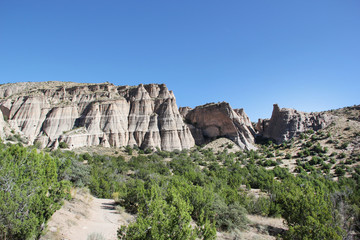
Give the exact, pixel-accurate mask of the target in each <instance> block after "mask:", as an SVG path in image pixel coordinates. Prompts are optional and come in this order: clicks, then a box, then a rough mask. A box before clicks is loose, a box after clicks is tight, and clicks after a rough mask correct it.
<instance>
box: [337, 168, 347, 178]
mask: <svg viewBox="0 0 360 240" xmlns="http://www.w3.org/2000/svg"><path fill="white" fill-rule="evenodd" d="M345 173H346V171H345V170H344V169H343V168H342V167H340V166H337V167H336V168H335V174H336V175H337V176H339V177H340V176H344V175H345Z"/></svg>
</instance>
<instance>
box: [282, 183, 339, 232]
mask: <svg viewBox="0 0 360 240" xmlns="http://www.w3.org/2000/svg"><path fill="white" fill-rule="evenodd" d="M276 202H277V203H278V204H279V205H280V206H281V208H282V210H283V212H282V216H283V217H284V218H285V220H286V222H287V224H288V226H289V231H288V232H287V233H286V235H285V239H342V237H341V235H342V229H341V228H340V226H338V224H337V222H336V220H335V219H334V218H333V215H332V212H331V209H332V207H331V201H330V199H329V196H328V195H327V193H326V190H325V189H323V188H322V187H314V186H312V185H311V184H310V183H302V184H297V183H295V182H294V181H290V180H288V181H285V182H284V184H283V185H282V186H281V187H280V189H278V190H277V191H276Z"/></svg>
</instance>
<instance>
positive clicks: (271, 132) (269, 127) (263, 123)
mask: <svg viewBox="0 0 360 240" xmlns="http://www.w3.org/2000/svg"><path fill="white" fill-rule="evenodd" d="M332 121H333V117H332V116H329V115H327V114H324V113H305V112H300V111H297V110H295V109H290V108H281V109H280V108H279V106H278V105H277V104H274V108H273V112H272V115H271V118H270V119H259V121H258V123H257V125H256V130H258V131H259V134H260V135H262V136H263V137H266V138H271V139H273V140H275V142H276V143H282V142H284V141H287V140H290V139H291V138H293V137H294V136H297V135H298V134H300V133H302V132H305V131H307V130H310V129H311V130H315V131H316V130H319V129H322V128H325V127H326V126H328V125H329V124H330V123H331V122H332Z"/></svg>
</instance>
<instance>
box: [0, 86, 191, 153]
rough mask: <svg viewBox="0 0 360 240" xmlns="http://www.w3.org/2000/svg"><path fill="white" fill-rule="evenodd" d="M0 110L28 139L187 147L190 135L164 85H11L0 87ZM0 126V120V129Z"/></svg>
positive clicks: (49, 144) (46, 143) (49, 143)
mask: <svg viewBox="0 0 360 240" xmlns="http://www.w3.org/2000/svg"><path fill="white" fill-rule="evenodd" d="M0 110H1V114H3V115H5V116H6V118H7V119H8V123H9V125H10V126H11V127H12V128H13V129H14V130H15V131H16V132H20V133H22V134H24V135H25V136H26V137H27V138H28V139H29V141H30V143H34V142H36V141H37V142H40V143H41V145H42V146H43V147H56V146H58V144H59V142H66V143H68V145H69V146H70V147H71V148H75V147H82V146H94V145H103V146H107V147H109V146H115V147H121V146H126V145H131V146H132V145H137V146H139V147H141V148H156V147H158V148H160V149H163V150H169V151H172V150H175V149H179V150H181V149H187V148H190V147H192V146H193V145H194V139H193V137H192V136H191V132H190V130H189V128H188V127H187V126H186V124H185V123H184V122H183V120H182V116H181V115H180V113H179V110H178V107H177V105H176V100H175V97H174V94H173V93H172V92H171V91H169V90H168V89H167V87H166V86H165V85H157V84H149V85H145V86H144V85H142V84H140V85H139V86H137V87H129V86H115V85H113V84H110V83H103V84H78V83H64V82H46V83H44V82H41V83H16V84H4V85H1V86H0ZM1 124H3V123H2V122H1V120H0V127H1Z"/></svg>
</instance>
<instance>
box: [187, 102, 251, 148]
mask: <svg viewBox="0 0 360 240" xmlns="http://www.w3.org/2000/svg"><path fill="white" fill-rule="evenodd" d="M187 110H189V109H187ZM182 112H184V111H182ZM185 122H186V123H187V124H188V126H189V128H190V130H191V132H192V134H193V136H194V139H195V143H196V144H197V145H201V144H205V143H208V142H210V141H212V140H214V139H217V138H220V137H225V138H228V139H230V140H232V141H233V142H234V143H236V144H237V145H238V146H240V147H241V148H242V149H247V150H249V149H255V148H256V147H255V145H254V137H255V130H254V129H253V127H252V124H251V122H250V119H249V118H248V116H247V115H246V114H245V112H244V110H243V109H235V110H234V109H232V108H231V106H230V105H229V104H228V103H226V102H222V103H211V104H206V105H203V106H198V107H196V108H195V109H193V110H189V111H188V112H187V114H186V116H185Z"/></svg>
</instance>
